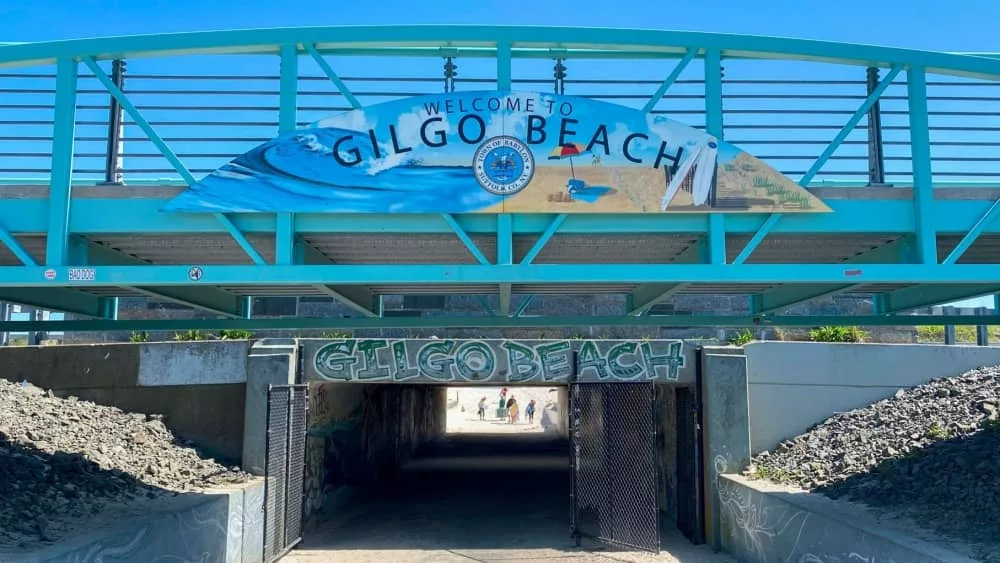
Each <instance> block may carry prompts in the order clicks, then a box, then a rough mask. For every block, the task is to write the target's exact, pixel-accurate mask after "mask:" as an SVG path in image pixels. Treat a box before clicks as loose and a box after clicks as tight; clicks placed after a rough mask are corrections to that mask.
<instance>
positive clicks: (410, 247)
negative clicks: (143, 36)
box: [0, 232, 1000, 296]
mask: <svg viewBox="0 0 1000 563" xmlns="http://www.w3.org/2000/svg"><path fill="white" fill-rule="evenodd" d="M906 236H907V233H882V234H873V233H860V234H836V235H823V234H788V235H771V236H769V237H767V238H766V239H764V240H763V241H761V242H760V244H759V246H757V248H756V250H755V251H754V252H753V253H752V254H751V255H750V256H749V257H748V258H747V259H746V262H745V263H746V264H792V265H794V264H850V263H852V262H853V261H854V260H856V259H857V258H858V257H862V256H864V255H867V254H869V253H873V252H877V251H879V250H880V249H885V248H888V247H890V246H891V245H893V244H896V243H898V242H900V241H901V240H903V239H904V238H905V237H906ZM299 237H300V239H301V241H302V242H304V243H305V244H307V245H309V246H310V247H312V248H313V249H315V250H316V251H317V252H318V254H319V255H321V256H322V257H323V258H324V259H326V260H328V262H329V263H330V264H337V265H359V266H360V265H373V266H378V265H475V264H477V260H476V257H475V256H473V254H472V253H471V252H470V250H469V248H468V247H467V246H466V245H465V244H464V243H463V242H462V241H461V240H460V239H459V238H458V237H456V236H455V235H454V234H443V233H442V234H398V233H386V234H370V233H364V234H353V233H337V234H330V233H308V232H304V233H299ZM83 238H84V239H86V240H88V241H90V242H91V243H94V244H96V245H100V246H102V247H105V248H107V249H110V250H113V251H115V252H116V253H120V254H122V255H126V256H128V257H131V258H133V259H138V260H140V261H142V263H145V264H147V265H150V266H156V265H197V266H200V267H204V266H213V265H227V266H237V265H247V266H249V265H253V261H252V260H251V258H250V257H249V256H248V255H247V253H246V252H245V251H244V250H243V249H242V248H241V247H240V246H239V245H238V244H237V243H236V241H235V240H234V239H233V238H232V237H231V236H229V235H223V234H180V233H179V234H163V235H148V234H138V233H137V234H128V235H124V234H92V235H87V236H85V237H83ZM961 238H962V236H961V235H938V236H937V252H938V255H939V256H946V255H948V254H949V253H950V252H951V251H952V249H954V247H955V246H956V245H957V244H958V242H959V241H960V240H961ZM247 239H248V240H249V241H250V243H251V244H252V245H253V247H254V248H255V249H256V250H257V252H259V253H260V255H261V256H262V257H263V258H264V259H265V260H266V261H267V262H268V263H269V264H273V263H274V260H275V240H274V236H273V235H264V234H249V235H247ZM470 239H471V240H472V242H473V243H474V244H475V246H476V247H477V248H478V249H479V250H480V252H481V253H482V254H483V255H484V256H485V257H486V258H487V259H488V260H489V261H490V263H493V264H495V263H496V259H497V237H496V236H495V235H470ZM538 239H539V236H538V235H515V236H514V237H513V263H514V264H518V263H520V262H521V261H522V260H524V258H525V257H526V256H527V255H528V253H529V252H530V251H531V249H532V248H533V247H534V245H535V244H536V242H537V241H538ZM702 239H703V235H702V234H701V233H694V232H692V233H668V234H660V233H649V234H634V233H623V234H619V235H614V234H603V233H602V234H595V235H584V234H580V235H576V234H574V235H558V234H557V235H554V236H552V238H551V239H550V240H548V242H547V243H546V244H545V245H544V246H543V247H542V250H541V251H540V252H539V253H538V254H537V255H536V256H535V257H534V259H533V260H532V261H531V263H533V264H536V265H544V264H577V265H579V264H584V265H599V264H600V265H634V264H696V263H698V261H699V260H698V254H697V252H693V251H695V250H697V248H698V245H699V244H700V241H701V240H702ZM750 239H751V236H749V235H729V236H728V237H727V238H726V261H727V263H731V262H732V261H733V260H734V259H735V258H736V257H737V255H738V254H739V253H740V251H741V250H742V249H743V248H744V247H745V246H746V245H747V243H748V242H749V241H750ZM16 240H17V241H18V243H20V245H21V246H22V247H23V248H24V250H25V251H27V252H28V253H29V254H30V255H31V256H32V258H34V259H35V260H36V261H37V262H38V263H39V264H44V262H45V248H46V242H47V241H46V237H45V236H44V235H27V236H18V237H16ZM958 263H959V264H1000V235H983V236H981V237H979V239H977V240H976V242H975V243H974V244H973V245H972V246H971V247H970V248H969V249H968V250H967V251H966V252H965V253H964V254H963V255H962V257H961V258H960V259H959V260H958ZM20 265H21V262H20V261H19V259H18V257H16V256H15V255H14V254H13V253H12V252H11V251H10V250H8V249H7V248H6V247H2V246H0V267H11V268H16V267H18V266H20ZM80 265H81V266H83V265H85V264H80ZM0 272H2V270H0ZM336 281H337V280H334V279H331V280H329V282H328V283H336ZM670 281H671V280H669V279H664V280H663V282H665V283H667V282H670ZM53 285H58V284H53ZM639 285H641V284H639V283H633V284H621V283H617V284H594V283H537V284H530V283H522V284H518V283H515V284H511V292H512V293H513V294H515V295H518V294H533V295H546V294H551V295H566V294H629V293H631V292H632V291H634V290H635V289H636V288H637V286H639ZM794 285H797V284H794V283H739V282H736V281H734V282H733V283H711V284H702V283H686V284H684V285H683V287H682V288H679V289H678V291H677V292H676V294H678V295H683V294H700V295H704V294H724V295H740V294H746V295H751V294H759V293H763V292H766V291H768V290H772V289H775V288H777V287H780V286H794ZM912 285H915V284H885V283H883V284H859V285H857V286H856V287H852V288H851V290H850V292H849V293H855V294H877V293H888V292H892V291H895V290H898V289H901V288H904V287H909V286H912ZM366 287H367V289H368V290H370V291H371V292H372V293H373V294H375V295H410V294H435V295H447V294H479V295H492V294H496V293H498V291H499V286H498V284H462V283H454V282H449V283H442V284H429V283H419V284H370V285H368V286H366ZM79 289H80V290H81V291H84V292H89V293H94V294H97V295H102V296H130V295H142V294H141V293H137V292H135V291H132V290H131V289H129V287H128V286H125V285H122V286H105V287H83V288H79ZM222 289H224V290H226V291H229V292H231V293H233V294H236V295H248V296H273V295H289V296H292V295H296V296H306V295H322V294H323V293H324V292H323V291H322V290H320V289H318V288H317V287H315V286H314V285H308V284H307V285H275V284H273V283H268V284H247V285H243V284H240V285H227V286H222Z"/></svg>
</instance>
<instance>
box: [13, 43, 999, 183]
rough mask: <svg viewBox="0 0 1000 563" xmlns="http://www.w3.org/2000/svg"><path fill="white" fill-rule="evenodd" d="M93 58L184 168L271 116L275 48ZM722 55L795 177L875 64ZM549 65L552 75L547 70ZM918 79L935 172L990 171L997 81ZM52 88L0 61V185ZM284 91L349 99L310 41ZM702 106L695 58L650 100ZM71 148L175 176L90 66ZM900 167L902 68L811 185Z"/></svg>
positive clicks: (763, 135)
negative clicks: (268, 52) (124, 60)
mask: <svg viewBox="0 0 1000 563" xmlns="http://www.w3.org/2000/svg"><path fill="white" fill-rule="evenodd" d="M449 62H451V64H454V65H457V66H458V67H461V68H460V69H459V70H458V71H457V74H456V72H455V71H454V69H453V70H452V71H451V73H450V76H449V71H448V70H447V69H445V65H446V64H448V63H449ZM514 62H515V64H514V65H513V67H512V85H513V88H514V89H525V90H539V91H563V92H565V93H566V94H570V95H579V96H586V97H590V98H595V99H599V100H605V101H609V102H613V103H618V104H623V105H628V106H633V107H643V106H645V104H646V102H647V101H648V100H649V99H650V97H651V96H652V95H653V94H654V92H655V91H656V90H657V88H658V86H659V85H660V84H661V83H662V82H663V79H664V77H665V76H666V75H667V74H669V72H670V70H671V68H672V67H673V65H674V64H675V62H674V61H673V60H638V59H637V60H627V59H625V60H615V61H607V60H593V61H588V60H580V59H572V60H562V59H554V60H544V59H537V60H523V61H522V60H515V61H514ZM100 64H101V66H102V68H103V69H104V70H105V72H107V73H108V74H109V76H111V77H112V79H113V80H114V81H115V82H116V83H117V84H119V85H120V86H122V89H123V90H124V92H125V93H126V94H127V95H128V97H129V99H130V101H131V102H132V103H133V104H134V105H135V106H136V107H137V109H138V110H139V111H140V112H141V113H142V115H143V116H144V117H145V119H146V120H147V121H149V123H150V125H152V127H153V128H154V129H155V130H156V131H157V132H158V133H159V135H160V136H161V137H162V138H163V140H164V141H165V142H166V143H167V144H168V145H169V146H170V147H171V148H172V149H173V150H174V152H176V153H177V155H178V157H179V158H180V159H181V160H182V161H183V162H184V163H185V164H186V165H187V167H188V168H189V169H190V170H191V172H192V173H193V174H194V175H195V176H196V177H197V176H201V175H204V174H208V173H210V172H212V171H213V170H215V169H216V168H217V167H218V166H220V165H222V164H224V163H225V162H227V161H229V160H230V159H232V158H233V157H235V156H237V155H239V154H241V153H242V152H244V151H246V150H248V149H250V148H252V147H253V146H255V145H257V144H259V143H262V142H265V141H267V140H269V139H270V138H272V137H273V136H274V135H275V134H276V132H277V130H278V124H279V119H278V116H279V112H280V111H281V109H282V108H281V103H280V96H279V84H280V77H279V74H278V57H275V56H262V55H229V56H226V57H218V56H215V57H212V56H200V55H199V56H186V57H176V56H175V57H168V58H162V59H160V58H149V59H136V60H134V61H128V72H124V65H117V64H116V65H115V66H114V67H113V64H112V62H102V63H100ZM560 65H561V67H560ZM723 65H724V78H723V109H724V114H723V123H724V127H725V136H726V138H727V140H730V141H731V142H733V143H734V144H736V145H737V146H741V147H743V148H744V149H746V150H747V151H749V152H751V153H752V154H755V155H757V156H759V157H761V158H762V159H763V160H765V161H767V162H768V163H770V164H771V165H772V166H774V167H775V168H777V169H778V170H780V171H782V172H783V173H785V174H786V175H788V176H790V177H792V178H794V179H799V178H801V177H802V176H803V175H805V174H806V173H807V171H808V170H809V167H810V165H811V164H812V163H813V162H814V161H815V160H816V158H817V156H819V155H820V153H821V152H822V151H823V150H824V149H825V148H826V146H827V145H829V144H830V142H831V141H832V140H833V138H834V137H835V136H836V135H837V133H838V131H840V129H841V128H842V127H844V124H845V123H846V122H847V121H848V120H849V119H850V117H851V116H852V115H853V114H854V113H855V111H856V110H857V109H858V106H859V105H861V104H862V102H863V101H864V100H865V98H866V96H867V95H868V93H869V92H870V91H871V90H872V88H873V85H874V84H875V83H877V80H878V78H879V77H878V75H877V73H878V71H877V70H875V69H869V70H868V71H867V72H866V69H865V68H863V67H857V66H846V65H843V66H842V65H835V64H831V63H817V62H789V61H761V60H724V61H723ZM336 66H337V68H338V69H341V68H342V69H343V70H342V71H341V72H343V73H344V76H342V77H341V80H342V81H343V83H344V84H345V85H346V86H347V88H349V89H350V91H351V93H352V94H353V95H354V96H355V97H356V98H357V100H358V101H360V102H361V103H362V104H365V105H369V104H373V103H379V102H383V101H388V100H391V99H398V98H402V97H409V96H416V95H420V94H429V93H438V92H443V91H449V89H453V90H456V91H463V90H475V89H494V88H496V84H497V80H496V78H495V77H491V76H490V74H492V71H493V68H494V66H495V61H494V60H492V59H467V60H462V59H460V58H443V57H442V58H415V57H396V58H377V59H376V58H373V57H344V58H342V59H341V58H338V60H337V63H336ZM401 68H405V73H402V72H400V69H401ZM81 69H83V67H82V65H81ZM178 69H184V71H183V72H178ZM467 69H468V70H467ZM339 71H340V70H339ZM560 73H562V74H564V75H565V77H564V78H560V77H558V76H556V75H558V74H560ZM884 74H885V73H884V72H882V75H883V76H884ZM998 79H1000V76H998ZM927 86H928V96H927V102H928V112H927V117H928V121H929V126H928V134H929V136H930V140H931V143H930V144H931V156H932V171H933V177H934V180H935V182H936V183H938V184H963V183H972V184H975V183H979V184H987V183H991V182H992V183H994V184H1000V82H990V81H985V80H981V79H963V78H955V77H944V76H942V77H934V76H929V77H928V83H927ZM55 88H56V86H55V74H54V70H53V69H52V67H47V68H43V69H30V68H26V69H15V70H12V71H8V72H3V73H0V184H4V183H6V184H12V183H44V182H45V181H46V180H47V178H48V175H49V172H50V168H51V166H50V159H51V152H52V143H53V128H54V123H53V116H54V97H55ZM296 105H297V107H296V118H297V119H296V121H297V123H298V124H299V125H305V124H307V123H310V122H312V121H314V120H317V119H319V118H322V117H324V116H326V115H329V114H332V113H336V112H339V111H345V110H348V109H350V104H349V103H347V100H346V98H345V96H344V95H343V94H342V93H341V92H339V91H338V90H337V88H336V87H335V86H334V85H333V84H331V83H330V80H329V79H328V78H327V77H326V76H325V75H322V71H321V70H319V67H318V66H317V65H316V64H315V62H314V61H313V60H311V59H310V58H309V57H308V56H307V55H306V56H300V57H299V76H298V93H297V104H296ZM705 105H706V104H705V99H704V76H703V75H702V68H701V66H700V65H697V64H692V65H688V67H687V68H685V70H684V71H683V72H682V73H681V74H680V76H679V78H678V80H677V81H676V82H675V83H674V84H673V86H672V87H671V89H670V91H669V92H668V93H667V94H666V96H664V97H663V98H662V99H660V100H658V101H657V102H656V103H655V105H653V106H652V110H651V113H654V114H662V115H667V116H669V117H671V118H673V119H677V120H679V121H682V122H684V123H687V124H689V125H692V126H695V127H704V124H705ZM119 119H120V120H121V122H120V124H119V123H117V122H116V120H119ZM870 124H871V126H870ZM116 135H120V138H116ZM75 151H76V152H75V155H74V166H73V174H74V181H75V182H78V183H91V184H93V183H102V182H111V183H115V182H117V181H122V180H123V181H124V182H125V183H129V184H143V183H171V182H180V178H179V176H178V174H177V172H176V171H175V169H174V168H173V167H172V166H171V165H170V163H169V162H168V161H167V160H166V159H165V158H164V157H163V156H162V155H161V154H160V152H159V151H158V149H157V148H156V147H155V145H154V144H153V143H152V142H151V141H150V140H149V139H148V137H147V136H146V134H145V133H143V131H142V130H141V129H140V128H139V127H138V126H137V125H136V122H135V121H134V120H133V119H132V118H131V117H129V116H127V115H124V116H123V113H122V112H121V111H120V108H118V107H117V103H115V102H114V101H113V99H112V97H111V96H110V95H109V94H108V92H107V90H106V89H105V88H104V87H103V86H102V85H101V84H100V83H99V81H98V80H97V79H96V78H95V77H94V76H93V74H84V73H81V75H80V79H79V88H78V96H77V112H76V128H75ZM912 178H913V175H912V161H911V155H910V125H909V109H908V96H907V86H906V78H905V73H902V74H901V75H900V76H899V77H897V78H896V79H895V80H893V81H892V83H891V84H890V85H889V86H888V88H887V89H886V90H885V92H884V93H883V95H882V96H881V99H880V101H879V102H878V104H876V106H875V107H873V108H872V110H870V111H869V112H867V114H866V116H865V117H864V118H863V119H861V120H860V122H859V123H858V124H857V126H856V127H854V128H853V129H852V130H851V132H850V133H849V134H848V136H847V138H846V139H845V140H844V141H843V143H841V146H840V147H839V148H838V150H837V151H836V152H835V153H834V154H833V155H832V156H831V157H830V159H829V162H828V163H827V164H826V166H824V168H823V169H821V170H820V172H819V173H818V174H816V176H815V178H814V179H813V180H812V181H811V182H810V184H811V185H841V184H843V185H871V184H881V183H886V184H893V185H905V184H909V183H911V182H912ZM994 180H997V182H995V181H994Z"/></svg>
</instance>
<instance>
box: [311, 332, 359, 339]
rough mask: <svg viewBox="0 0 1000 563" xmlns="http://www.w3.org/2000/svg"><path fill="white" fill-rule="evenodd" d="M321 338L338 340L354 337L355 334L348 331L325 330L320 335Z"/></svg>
mask: <svg viewBox="0 0 1000 563" xmlns="http://www.w3.org/2000/svg"><path fill="white" fill-rule="evenodd" d="M319 337H320V338H334V339H337V340H343V339H345V338H354V336H353V335H351V334H349V333H347V332H340V331H339V330H324V331H323V332H322V333H320V335H319Z"/></svg>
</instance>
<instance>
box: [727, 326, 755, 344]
mask: <svg viewBox="0 0 1000 563" xmlns="http://www.w3.org/2000/svg"><path fill="white" fill-rule="evenodd" d="M751 342H753V333H752V332H750V329H749V328H745V329H743V330H741V331H739V332H737V333H736V336H733V337H732V338H730V339H729V344H730V345H732V346H746V345H747V344H750V343H751Z"/></svg>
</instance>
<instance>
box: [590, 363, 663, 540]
mask: <svg viewBox="0 0 1000 563" xmlns="http://www.w3.org/2000/svg"><path fill="white" fill-rule="evenodd" d="M570 395H571V401H572V403H571V404H572V406H571V409H570V417H571V418H570V425H571V426H570V439H571V443H572V445H571V447H572V456H571V458H572V460H571V464H572V466H573V481H572V493H571V496H572V514H571V517H570V518H571V525H572V531H573V535H574V537H575V538H576V539H577V542H578V543H579V540H580V537H581V536H587V537H590V538H593V539H596V540H598V541H601V542H604V543H608V544H612V545H617V546H622V547H628V548H632V549H641V550H645V551H652V552H658V551H659V550H660V506H659V504H660V498H659V497H660V496H659V488H658V487H659V477H658V465H657V459H656V456H657V448H656V432H657V427H658V423H659V418H658V416H657V412H656V398H655V397H656V396H655V388H654V384H653V383H574V384H572V385H570Z"/></svg>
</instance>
